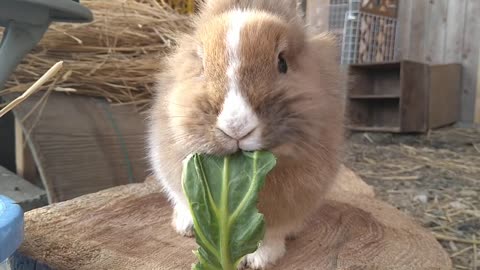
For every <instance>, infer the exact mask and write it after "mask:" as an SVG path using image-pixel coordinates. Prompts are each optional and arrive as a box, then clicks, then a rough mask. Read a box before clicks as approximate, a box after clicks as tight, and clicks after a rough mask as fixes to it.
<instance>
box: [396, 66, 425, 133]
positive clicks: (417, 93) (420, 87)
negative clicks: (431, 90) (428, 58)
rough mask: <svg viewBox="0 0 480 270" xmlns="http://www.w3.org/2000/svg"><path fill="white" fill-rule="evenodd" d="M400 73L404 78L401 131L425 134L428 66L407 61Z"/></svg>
mask: <svg viewBox="0 0 480 270" xmlns="http://www.w3.org/2000/svg"><path fill="white" fill-rule="evenodd" d="M400 72H401V75H400V76H401V78H402V82H401V89H402V90H401V91H402V101H401V104H400V115H401V119H400V127H401V130H402V131H403V132H424V131H426V130H427V125H426V123H427V121H426V119H427V111H428V108H427V104H428V103H427V98H428V96H427V92H426V89H427V88H428V83H427V82H428V80H427V78H428V66H427V65H424V64H421V63H417V62H411V61H405V62H403V64H402V69H401V71H400Z"/></svg>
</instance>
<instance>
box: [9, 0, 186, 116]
mask: <svg viewBox="0 0 480 270" xmlns="http://www.w3.org/2000/svg"><path fill="white" fill-rule="evenodd" d="M82 4H83V5H85V6H87V7H88V8H90V9H91V10H92V12H93V13H94V18H95V19H94V22H92V23H88V24H60V23H57V24H53V25H52V26H51V27H50V29H49V31H48V32H47V33H46V35H45V36H44V38H43V39H42V41H41V42H40V44H39V45H38V46H37V47H36V48H35V49H34V50H33V51H32V53H30V54H29V55H28V56H27V57H26V58H25V59H24V61H23V62H22V63H21V64H20V65H19V67H18V68H17V71H16V72H15V73H14V75H13V76H12V77H11V79H10V80H9V82H8V83H7V85H6V89H5V90H3V91H0V95H2V94H6V93H11V92H23V91H25V89H27V88H28V87H29V86H30V85H31V84H32V83H33V82H35V81H36V80H37V79H38V78H39V77H40V76H41V75H42V74H43V73H45V71H47V70H48V69H49V68H50V67H51V66H52V65H53V64H55V63H56V62H58V61H63V62H64V69H63V71H62V74H61V75H60V77H59V79H58V80H57V83H56V85H54V87H53V90H54V91H62V92H68V93H74V94H81V95H89V96H98V97H105V98H107V99H108V100H109V101H111V102H112V103H134V104H138V105H140V106H141V105H144V104H147V103H148V101H149V99H150V96H151V94H152V85H153V83H154V79H155V78H154V74H155V72H156V71H158V70H159V69H161V65H160V64H159V59H160V58H161V57H162V56H164V54H165V53H167V52H168V51H169V50H170V49H171V48H172V46H174V43H175V37H176V34H177V33H180V32H185V31H188V30H189V29H190V27H189V23H190V22H189V20H188V17H187V16H184V15H180V14H178V13H175V12H174V11H173V10H172V9H171V8H170V7H169V6H168V5H166V4H164V3H163V2H162V1H157V0H108V1H98V0H84V1H82ZM52 83H53V82H50V83H49V84H46V85H44V87H43V90H46V89H49V88H52Z"/></svg>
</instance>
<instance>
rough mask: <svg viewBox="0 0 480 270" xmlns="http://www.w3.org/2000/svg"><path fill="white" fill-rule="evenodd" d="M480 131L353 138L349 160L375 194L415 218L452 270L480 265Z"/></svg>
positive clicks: (479, 267)
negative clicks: (445, 253) (442, 251)
mask: <svg viewBox="0 0 480 270" xmlns="http://www.w3.org/2000/svg"><path fill="white" fill-rule="evenodd" d="M479 146H480V129H478V128H477V129H475V128H471V129H458V128H449V129H444V130H438V131H435V132H432V133H431V134H428V135H419V136H415V135H396V136H395V135H390V134H362V133H358V134H355V135H354V136H352V138H351V139H350V144H349V153H348V157H347V160H348V162H347V163H348V164H349V166H350V167H352V168H353V169H354V170H355V172H357V173H359V174H360V175H361V176H362V177H363V178H364V179H365V180H366V181H367V182H368V183H369V184H371V185H372V186H374V187H375V190H376V193H377V195H378V196H379V197H380V198H381V199H383V200H385V201H388V202H389V203H391V204H393V205H395V206H396V207H398V208H399V209H401V210H402V211H405V212H407V213H408V214H409V215H411V216H413V217H415V218H416V220H417V221H418V222H419V223H421V224H422V225H423V226H425V227H426V228H428V229H429V230H431V231H432V233H433V234H434V235H435V237H436V238H437V239H438V240H439V241H440V243H441V244H442V245H443V247H444V248H445V249H446V250H447V251H448V252H449V254H450V256H451V258H452V261H453V263H454V266H455V269H480V262H479V256H480V254H479V250H480V249H479V247H480V151H479Z"/></svg>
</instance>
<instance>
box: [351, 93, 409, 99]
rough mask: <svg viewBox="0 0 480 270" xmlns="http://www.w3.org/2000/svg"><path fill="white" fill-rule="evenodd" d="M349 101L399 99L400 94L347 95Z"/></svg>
mask: <svg viewBox="0 0 480 270" xmlns="http://www.w3.org/2000/svg"><path fill="white" fill-rule="evenodd" d="M348 98H351V99H399V98H400V94H376V95H349V96H348Z"/></svg>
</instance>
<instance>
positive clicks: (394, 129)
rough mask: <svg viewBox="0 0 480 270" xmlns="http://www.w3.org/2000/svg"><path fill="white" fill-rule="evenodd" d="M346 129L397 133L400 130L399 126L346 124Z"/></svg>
mask: <svg viewBox="0 0 480 270" xmlns="http://www.w3.org/2000/svg"><path fill="white" fill-rule="evenodd" d="M347 128H348V129H350V130H353V131H365V132H392V133H398V132H400V131H401V129H400V127H368V126H347Z"/></svg>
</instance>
